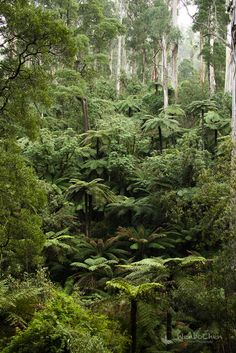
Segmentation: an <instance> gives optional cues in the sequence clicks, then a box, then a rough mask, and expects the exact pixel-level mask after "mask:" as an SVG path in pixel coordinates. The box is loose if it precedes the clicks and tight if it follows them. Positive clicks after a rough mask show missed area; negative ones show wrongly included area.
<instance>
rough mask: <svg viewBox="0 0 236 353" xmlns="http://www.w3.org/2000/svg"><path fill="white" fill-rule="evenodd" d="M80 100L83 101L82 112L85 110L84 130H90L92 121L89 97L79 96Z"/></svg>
mask: <svg viewBox="0 0 236 353" xmlns="http://www.w3.org/2000/svg"><path fill="white" fill-rule="evenodd" d="M77 98H78V100H79V101H80V102H81V107H82V112H83V125H84V132H87V131H88V130H90V122H89V115H88V101H87V98H80V97H77Z"/></svg>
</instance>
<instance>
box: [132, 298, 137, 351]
mask: <svg viewBox="0 0 236 353" xmlns="http://www.w3.org/2000/svg"><path fill="white" fill-rule="evenodd" d="M130 329H131V338H132V344H131V353H136V348H137V300H136V299H131V311H130Z"/></svg>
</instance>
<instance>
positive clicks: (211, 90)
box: [209, 36, 216, 97]
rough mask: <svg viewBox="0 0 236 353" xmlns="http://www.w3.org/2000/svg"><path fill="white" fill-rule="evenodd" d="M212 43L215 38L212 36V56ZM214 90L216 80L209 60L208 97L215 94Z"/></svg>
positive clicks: (211, 43)
mask: <svg viewBox="0 0 236 353" xmlns="http://www.w3.org/2000/svg"><path fill="white" fill-rule="evenodd" d="M214 44H215V39H214V37H213V36H211V38H210V51H211V55H212V56H213V54H214ZM215 90H216V80H215V69H214V66H213V65H212V63H211V62H210V64H209V94H210V97H212V96H213V95H214V94H215Z"/></svg>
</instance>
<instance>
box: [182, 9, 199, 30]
mask: <svg viewBox="0 0 236 353" xmlns="http://www.w3.org/2000/svg"><path fill="white" fill-rule="evenodd" d="M195 9H196V7H195V6H192V5H191V6H188V10H189V13H190V14H191V15H194V13H195ZM178 22H179V26H180V27H181V28H188V27H190V26H191V24H192V18H191V17H190V16H189V15H188V12H187V10H186V8H185V7H184V6H183V5H181V6H180V10H179V17H178Z"/></svg>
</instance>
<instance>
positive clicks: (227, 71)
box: [225, 25, 232, 94]
mask: <svg viewBox="0 0 236 353" xmlns="http://www.w3.org/2000/svg"><path fill="white" fill-rule="evenodd" d="M230 32H231V28H230V25H229V26H228V28H227V42H228V44H229V45H231V34H230ZM231 64H232V61H231V50H230V48H229V47H228V46H227V47H226V62H225V93H230V94H231V93H232V75H231V74H232V68H231Z"/></svg>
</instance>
